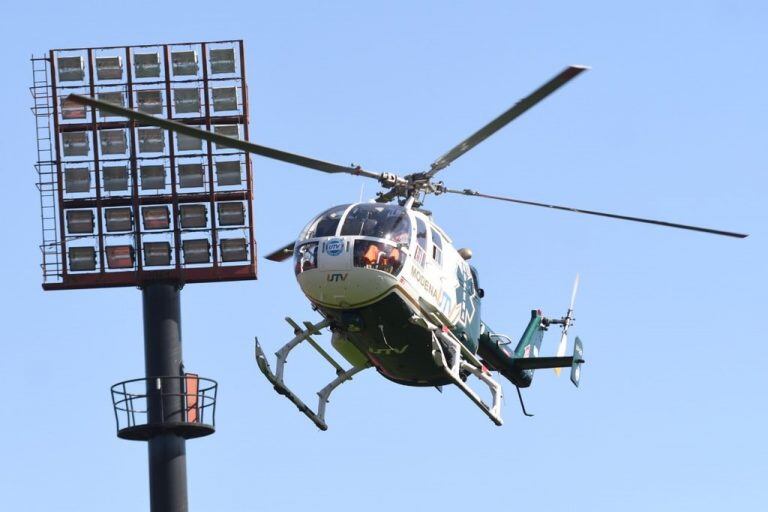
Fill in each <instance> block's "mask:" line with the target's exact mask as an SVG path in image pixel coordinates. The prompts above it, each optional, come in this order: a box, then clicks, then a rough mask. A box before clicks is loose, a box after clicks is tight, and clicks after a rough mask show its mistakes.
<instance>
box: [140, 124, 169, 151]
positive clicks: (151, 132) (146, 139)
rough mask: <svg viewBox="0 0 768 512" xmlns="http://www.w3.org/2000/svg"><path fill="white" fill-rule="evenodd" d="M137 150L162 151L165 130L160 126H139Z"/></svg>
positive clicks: (163, 149)
mask: <svg viewBox="0 0 768 512" xmlns="http://www.w3.org/2000/svg"><path fill="white" fill-rule="evenodd" d="M138 132H139V151H140V152H142V153H162V152H163V151H165V130H163V129H162V128H139V129H138Z"/></svg>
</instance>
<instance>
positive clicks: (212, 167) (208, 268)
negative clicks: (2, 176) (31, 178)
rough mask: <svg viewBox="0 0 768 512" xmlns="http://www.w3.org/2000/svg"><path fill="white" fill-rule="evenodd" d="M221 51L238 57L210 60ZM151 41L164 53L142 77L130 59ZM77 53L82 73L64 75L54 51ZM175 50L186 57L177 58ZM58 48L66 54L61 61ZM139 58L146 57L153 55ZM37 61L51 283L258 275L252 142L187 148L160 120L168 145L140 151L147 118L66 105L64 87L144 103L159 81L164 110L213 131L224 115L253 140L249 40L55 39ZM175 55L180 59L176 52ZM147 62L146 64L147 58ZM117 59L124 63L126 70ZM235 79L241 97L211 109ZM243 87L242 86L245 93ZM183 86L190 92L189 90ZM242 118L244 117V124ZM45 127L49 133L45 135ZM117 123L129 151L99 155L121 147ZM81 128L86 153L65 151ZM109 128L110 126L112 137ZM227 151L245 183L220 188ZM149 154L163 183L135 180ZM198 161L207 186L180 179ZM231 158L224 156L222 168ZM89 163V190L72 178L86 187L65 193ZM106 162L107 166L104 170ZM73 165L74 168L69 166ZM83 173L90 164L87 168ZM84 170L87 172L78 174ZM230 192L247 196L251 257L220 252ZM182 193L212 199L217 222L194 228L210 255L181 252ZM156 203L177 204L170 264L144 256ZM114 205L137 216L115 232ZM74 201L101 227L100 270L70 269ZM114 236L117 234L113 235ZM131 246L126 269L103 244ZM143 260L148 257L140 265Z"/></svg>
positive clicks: (96, 237) (47, 282)
mask: <svg viewBox="0 0 768 512" xmlns="http://www.w3.org/2000/svg"><path fill="white" fill-rule="evenodd" d="M219 50H231V54H232V55H234V56H235V63H234V65H233V66H223V67H222V65H221V63H218V61H216V62H210V59H209V57H210V56H211V55H213V57H214V59H213V60H216V59H220V57H222V56H224V57H226V56H228V55H229V53H228V52H221V51H219ZM191 51H195V52H196V58H197V61H196V64H195V66H197V69H198V70H199V72H197V73H196V74H192V75H190V74H189V73H191V72H192V71H194V69H193V67H194V66H192V67H191V66H190V65H189V62H187V61H188V60H189V59H190V58H191V54H187V53H185V52H191ZM148 52H149V54H151V53H155V52H156V53H157V54H158V56H159V62H158V64H159V70H157V69H156V68H152V69H151V70H150V71H152V72H154V71H156V70H157V71H158V73H159V75H160V76H159V77H156V78H153V77H147V76H142V75H146V74H148V72H147V71H146V70H144V72H143V73H140V74H139V76H136V70H135V69H134V63H133V62H132V58H133V57H134V55H135V54H136V55H138V54H148ZM77 56H81V64H82V67H83V73H82V80H76V78H77V76H80V74H79V68H78V69H75V68H73V70H71V75H70V77H69V80H68V81H65V82H62V83H58V81H57V79H58V76H57V69H58V68H57V66H58V64H59V62H65V63H68V64H69V65H73V66H74V65H75V64H78V62H77V59H76V57H77ZM180 57H183V59H182V60H179V58H180ZM60 58H63V59H65V60H64V61H59V60H58V59H60ZM142 58H144V59H145V60H147V59H148V58H147V57H142ZM67 59H69V60H67ZM110 59H111V60H110ZM237 59H239V62H238V61H237ZM32 60H33V77H34V78H33V80H34V85H33V87H32V93H33V97H34V98H35V104H34V107H33V111H34V113H35V116H36V121H37V125H38V163H37V166H36V167H37V169H38V173H39V175H40V182H39V188H40V192H41V208H42V210H43V244H42V246H41V249H42V252H43V264H42V267H43V279H44V282H43V288H44V289H46V290H60V289H77V288H103V287H113V286H142V285H143V284H146V283H148V282H152V281H159V280H173V281H177V282H182V283H194V282H213V281H228V280H245V279H255V278H256V242H255V237H254V226H253V224H254V221H253V204H252V197H253V189H252V187H253V185H252V183H253V180H252V168H251V160H250V156H249V155H248V154H247V153H244V152H242V151H240V150H237V149H234V148H227V147H223V146H220V145H216V144H213V143H211V142H203V144H202V147H201V149H200V150H199V151H197V150H189V151H185V150H183V149H182V147H184V146H182V147H177V145H178V144H177V136H176V135H175V134H173V133H171V132H169V131H166V130H163V133H164V137H165V144H164V146H165V147H164V150H163V152H162V153H156V154H152V155H149V156H147V155H145V154H143V153H141V152H140V148H139V129H140V128H147V127H146V126H144V125H142V124H141V123H137V122H136V121H130V120H127V119H125V118H119V117H116V116H113V115H110V114H107V113H102V112H99V111H97V110H96V109H93V108H90V107H88V108H87V109H86V110H85V116H83V111H82V109H80V107H79V106H76V105H70V104H69V103H67V102H66V101H65V98H66V97H67V95H68V94H69V93H71V92H75V93H78V94H84V95H86V96H91V97H99V98H102V99H105V98H110V97H111V98H112V99H113V100H119V101H121V102H122V103H123V104H124V105H125V106H126V107H128V108H134V109H135V108H140V106H139V105H138V104H137V98H138V97H139V95H141V96H142V97H149V94H148V93H147V92H144V91H149V90H154V91H158V96H159V97H161V98H162V101H163V105H162V108H163V111H162V115H163V117H166V118H168V119H174V120H176V121H178V122H182V123H184V124H188V125H190V126H195V127H201V128H204V129H206V130H209V131H218V130H220V129H222V127H224V126H226V127H231V128H229V129H230V130H231V129H233V128H235V129H238V130H239V134H240V138H241V139H243V140H246V141H247V140H248V138H249V133H248V93H247V91H248V89H247V84H246V79H245V52H244V45H243V41H242V40H231V41H209V42H193V43H172V44H171V43H169V44H153V45H136V46H110V47H99V48H69V49H55V50H51V51H50V52H49V53H48V56H47V57H41V58H33V59H32ZM177 60H179V62H176V61H177ZM147 62H149V60H148V61H147ZM190 62H191V61H190ZM148 65H149V64H147V63H145V64H143V65H142V66H144V67H146V66H148ZM181 65H183V66H186V67H184V70H185V74H183V75H182V76H175V75H174V71H175V70H176V69H177V68H178V66H181ZM120 66H122V70H121V69H120ZM75 67H77V66H75ZM139 67H140V66H139ZM100 69H101V70H102V71H101V74H102V76H101V77H100V78H99V77H98V76H97V75H98V74H99V70H100ZM137 69H138V67H137ZM142 69H144V68H142ZM147 69H149V68H147ZM178 69H181V68H178ZM222 69H223V70H224V71H223V72H222V71H221V70H222ZM229 71H233V72H229ZM222 73H223V74H222ZM45 75H47V76H45ZM192 88H197V89H198V91H201V93H199V95H200V107H201V108H200V112H199V115H195V113H194V112H191V113H190V112H188V109H181V110H180V111H179V112H178V115H177V112H176V109H175V107H176V101H175V96H176V94H175V90H176V89H179V90H190V89H192ZM233 88H234V89H235V97H236V99H237V100H238V101H239V102H240V103H239V105H237V109H236V110H228V111H226V112H216V111H215V110H214V100H216V101H219V100H218V98H219V96H221V94H223V93H222V91H225V92H226V99H227V101H226V102H225V104H226V106H227V107H231V106H232V104H231V89H233ZM237 89H239V94H238V93H237ZM185 94H186V95H187V96H189V95H190V94H189V93H188V92H187V93H185ZM110 95H111V96H110ZM182 96H184V94H182ZM238 125H240V126H241V128H237V126H238ZM41 127H42V129H41ZM224 129H227V128H224ZM46 130H47V132H48V135H47V139H46V136H45V132H46ZM106 130H110V131H106ZM121 131H122V134H125V135H126V136H127V141H126V142H127V151H126V153H125V156H124V157H123V156H121V155H114V154H102V149H103V147H107V146H109V144H112V146H109V147H110V148H113V150H114V151H116V152H117V151H119V150H120V149H121V146H120V144H121V142H122V139H121V138H120V135H121ZM41 133H42V134H43V135H41ZM102 134H103V135H102ZM83 137H85V141H84V142H85V143H86V144H88V154H87V155H86V156H82V155H81V156H78V157H69V156H65V155H64V154H63V147H62V140H64V141H70V140H72V141H75V142H77V143H78V144H82V141H81V139H83ZM106 137H111V139H107V138H106ZM51 139H52V140H51ZM102 141H104V142H102ZM107 141H109V142H107ZM46 144H47V146H46ZM115 144H116V145H115ZM46 147H47V149H46ZM41 148H42V149H41ZM79 150H80V152H81V153H82V151H84V149H83V148H80V149H79ZM219 155H220V156H221V157H219ZM232 157H236V158H239V159H240V160H241V161H242V164H241V165H242V166H243V167H244V169H243V171H244V176H243V180H242V184H241V185H240V186H237V185H233V184H228V185H227V186H225V187H223V188H222V186H221V184H219V178H218V176H217V165H218V162H219V161H222V162H225V161H231V160H232ZM222 158H223V159H222ZM153 164H154V165H157V164H163V165H164V166H165V181H164V183H163V188H155V187H157V186H159V185H158V183H154V184H153V185H152V188H150V189H144V188H143V187H142V181H141V179H140V176H141V175H142V173H141V168H142V166H144V167H146V166H150V165H153ZM198 164H199V165H201V166H202V168H203V171H204V175H203V186H202V187H197V186H195V187H193V188H182V187H181V183H180V177H181V175H180V173H179V172H178V170H179V169H180V168H181V169H185V170H188V169H192V167H184V166H185V165H198ZM119 165H126V166H127V171H128V176H127V180H128V188H127V190H124V189H123V188H122V187H121V186H116V185H115V184H122V183H123V182H122V181H120V180H122V177H120V176H119V177H117V178H115V176H116V175H117V174H119V173H118V172H117V171H115V170H114V168H115V167H116V166H119ZM226 165H227V164H224V167H226ZM230 165H231V164H230ZM180 166H181V167H180ZM85 168H87V169H88V170H89V171H88V172H89V174H88V176H87V178H88V180H87V182H88V185H89V191H88V192H87V193H85V192H82V187H80V188H78V189H76V190H78V191H79V192H74V193H71V192H68V191H67V190H66V189H65V178H66V177H67V176H68V177H69V178H71V179H73V178H74V177H75V173H76V172H73V171H72V170H71V169H85ZM67 169H70V171H67ZM105 169H109V170H108V171H107V172H105ZM67 172H69V174H68V175H67V176H65V174H66V173H67ZM77 172H80V173H81V174H83V171H82V170H80V171H77ZM113 175H114V176H113ZM78 177H79V178H80V179H81V180H82V179H83V178H82V177H80V176H79V175H78ZM155 181H157V180H155ZM194 183H195V185H196V184H197V183H199V181H198V180H195V181H194ZM227 183H231V182H227ZM234 201H239V202H241V203H242V204H243V207H244V209H245V212H246V215H245V223H244V224H243V225H242V226H238V227H237V229H238V230H239V231H240V232H241V233H242V238H244V239H245V241H246V246H247V254H248V258H247V260H246V261H242V262H236V263H235V262H231V261H225V260H224V258H222V256H221V254H220V250H221V244H220V240H221V239H228V238H230V237H231V236H232V235H231V229H232V227H231V226H228V225H225V226H226V227H222V225H221V224H220V223H218V222H216V218H217V216H218V212H219V208H218V205H219V203H220V202H228V203H231V202H234ZM187 204H204V205H206V209H207V214H208V218H209V219H210V222H209V223H208V226H207V227H206V228H205V229H203V230H200V229H196V230H195V231H197V232H196V233H195V238H207V239H208V240H209V242H210V250H211V258H210V263H209V264H208V265H205V264H203V265H200V264H195V265H193V266H186V265H185V263H184V260H185V258H184V257H183V254H182V253H183V251H182V247H183V242H184V240H185V239H186V238H184V237H182V233H183V231H184V228H183V227H182V223H181V222H180V221H179V215H180V213H179V212H180V207H181V206H182V205H187ZM155 205H156V206H168V207H169V209H170V212H171V222H170V229H169V230H167V231H166V235H167V240H168V241H169V242H170V246H171V256H172V257H171V263H170V265H168V266H166V267H165V268H157V267H155V266H153V265H145V264H144V257H145V256H144V254H145V251H144V250H143V244H144V243H145V242H146V243H150V244H157V243H158V242H159V240H158V238H157V233H155V232H148V233H145V232H144V231H143V227H144V226H143V222H142V219H143V217H142V208H143V207H146V206H155ZM116 207H128V208H130V209H131V212H132V217H133V223H132V229H131V231H126V232H120V233H114V232H111V231H108V230H107V229H106V225H105V224H106V222H105V212H106V211H107V209H109V208H116ZM76 209H80V210H91V211H93V212H94V224H95V226H94V231H93V233H92V235H90V236H91V237H92V238H91V241H92V242H93V247H94V248H95V251H96V268H95V270H93V271H83V270H79V271H78V270H74V269H72V268H70V264H69V261H68V256H69V247H70V245H71V246H73V247H79V246H83V245H84V238H87V236H89V235H86V236H84V235H83V234H82V233H75V232H70V231H68V228H67V222H66V219H67V212H68V211H70V210H76ZM220 230H227V231H228V232H227V233H224V234H225V235H226V236H223V237H222V236H220V234H219V231H220ZM201 231H202V232H201ZM119 236H122V238H121V239H118V238H117V237H119ZM145 237H146V239H145ZM187 238H188V237H187ZM124 245H131V246H132V248H133V252H132V254H135V265H134V266H133V268H130V269H122V268H121V269H114V268H110V267H109V265H108V264H107V263H108V262H107V253H106V249H107V247H108V246H110V247H112V246H124ZM147 266H149V267H150V268H145V267H147Z"/></svg>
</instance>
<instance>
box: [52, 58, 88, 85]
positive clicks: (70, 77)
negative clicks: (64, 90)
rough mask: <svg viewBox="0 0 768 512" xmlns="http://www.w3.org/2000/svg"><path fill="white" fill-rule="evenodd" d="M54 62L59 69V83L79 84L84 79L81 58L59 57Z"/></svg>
mask: <svg viewBox="0 0 768 512" xmlns="http://www.w3.org/2000/svg"><path fill="white" fill-rule="evenodd" d="M56 62H57V67H58V69H59V82H80V81H82V80H83V79H84V78H85V65H84V64H83V57H82V56H76V57H59V58H58V60H57V61H56Z"/></svg>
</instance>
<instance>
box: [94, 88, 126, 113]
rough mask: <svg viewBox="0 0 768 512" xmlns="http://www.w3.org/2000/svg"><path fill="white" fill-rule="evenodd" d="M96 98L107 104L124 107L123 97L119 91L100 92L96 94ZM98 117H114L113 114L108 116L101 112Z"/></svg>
mask: <svg viewBox="0 0 768 512" xmlns="http://www.w3.org/2000/svg"><path fill="white" fill-rule="evenodd" d="M97 96H98V98H99V99H100V100H101V101H106V102H107V103H113V104H115V105H119V106H121V107H124V106H125V96H124V95H123V93H122V92H120V91H108V92H100V93H98V94H97ZM99 115H100V116H101V117H116V116H115V115H114V114H110V113H109V112H104V111H103V110H102V111H99Z"/></svg>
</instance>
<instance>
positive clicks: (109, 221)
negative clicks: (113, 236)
mask: <svg viewBox="0 0 768 512" xmlns="http://www.w3.org/2000/svg"><path fill="white" fill-rule="evenodd" d="M104 218H105V219H106V225H107V232H109V233H115V232H121V231H131V230H132V229H133V212H132V211H131V208H130V207H127V206H126V207H122V208H107V209H105V210H104Z"/></svg>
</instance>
